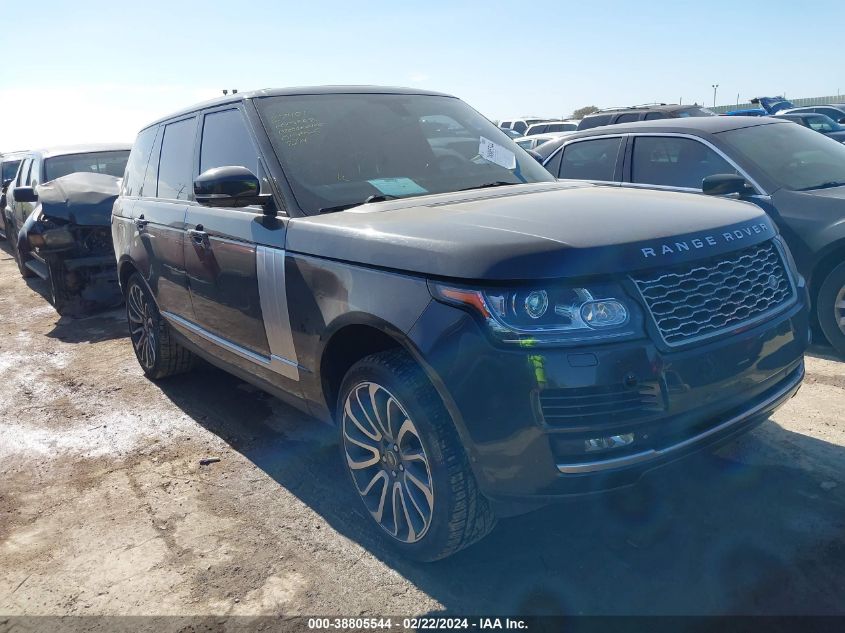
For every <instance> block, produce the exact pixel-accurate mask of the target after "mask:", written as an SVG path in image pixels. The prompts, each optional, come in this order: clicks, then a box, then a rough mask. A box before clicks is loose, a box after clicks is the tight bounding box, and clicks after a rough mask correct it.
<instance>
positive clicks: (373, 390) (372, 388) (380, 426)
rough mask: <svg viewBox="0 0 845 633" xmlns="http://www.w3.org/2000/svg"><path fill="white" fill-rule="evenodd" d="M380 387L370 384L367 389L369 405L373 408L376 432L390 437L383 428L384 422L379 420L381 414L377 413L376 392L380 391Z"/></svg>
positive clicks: (384, 427) (385, 428)
mask: <svg viewBox="0 0 845 633" xmlns="http://www.w3.org/2000/svg"><path fill="white" fill-rule="evenodd" d="M381 390H382V389H381V387H379V386H378V385H377V384H375V383H370V387H369V389H368V392H369V395H370V404H371V405H372V407H373V416H375V418H376V424H378V430H379V431H381V434H382V435H384V436H386V437H390V432H389V431H388V430H387V427H386V426H385V423H384V420H382V418H381V413H380V412H379V406H378V398H377V397H376V396H377V394H378V392H379V391H381Z"/></svg>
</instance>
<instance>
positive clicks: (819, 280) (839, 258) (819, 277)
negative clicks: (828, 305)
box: [809, 237, 845, 305]
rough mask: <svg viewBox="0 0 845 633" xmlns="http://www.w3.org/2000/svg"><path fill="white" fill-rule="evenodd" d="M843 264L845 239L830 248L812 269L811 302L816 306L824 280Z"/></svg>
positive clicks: (810, 282) (810, 280)
mask: <svg viewBox="0 0 845 633" xmlns="http://www.w3.org/2000/svg"><path fill="white" fill-rule="evenodd" d="M843 262H845V237H843V238H841V239H839V240H837V241H836V242H834V243H833V244H831V245H830V246H828V247H827V248H826V249H825V251H824V254H823V255H821V257H819V258H818V260H817V261H816V263H815V265H814V266H813V268H812V272H811V275H810V279H809V285H810V300H811V301H812V302H813V304H814V305H815V303H816V297H817V296H818V294H819V289H820V288H821V285H822V284H823V283H824V280H825V279H826V278H827V276H828V275H829V274H830V272H831V271H832V270H833V269H834V268H836V267H837V266H838V265H839V264H841V263H843Z"/></svg>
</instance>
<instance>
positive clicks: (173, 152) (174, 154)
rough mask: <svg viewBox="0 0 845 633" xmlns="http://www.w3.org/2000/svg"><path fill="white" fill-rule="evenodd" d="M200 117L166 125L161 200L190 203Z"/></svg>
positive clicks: (162, 145) (159, 175)
mask: <svg viewBox="0 0 845 633" xmlns="http://www.w3.org/2000/svg"><path fill="white" fill-rule="evenodd" d="M196 121H197V120H196V117H191V118H190V119H184V120H182V121H177V122H176V123H170V124H168V125H165V126H164V137H163V139H162V142H161V160H160V162H159V166H158V197H159V198H169V199H172V200H187V199H188V198H190V196H191V193H192V190H193V182H192V178H191V175H192V172H193V161H194V137H195V134H196Z"/></svg>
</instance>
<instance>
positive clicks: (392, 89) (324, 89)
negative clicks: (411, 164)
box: [142, 86, 456, 129]
mask: <svg viewBox="0 0 845 633" xmlns="http://www.w3.org/2000/svg"><path fill="white" fill-rule="evenodd" d="M318 94H401V95H405V94H407V95H428V96H432V97H451V98H452V99H455V98H456V97H455V96H454V95H450V94H446V93H445V92H437V91H436V90H419V89H416V88H400V87H396V86H297V87H292V88H264V89H261V90H249V91H246V92H236V93H235V94H230V95H225V96H222V97H216V98H214V99H209V100H208V101H203V102H201V103H197V104H195V105H192V106H188V107H187V108H183V109H181V110H177V111H176V112H171V113H170V114H168V115H167V116H163V117H160V118H158V119H156V120H155V121H153V122H151V123H149V124H147V125H145V126H144V127H143V128H142V129H146V128H148V127H152V126H153V125H158V124H159V123H162V122H163V121H168V120H170V119H173V118H175V117H179V116H182V115H185V114H190V113H192V112H197V111H198V110H204V109H205V108H212V107H215V106H218V105H225V104H227V103H238V102H240V101H243V100H244V99H254V98H257V97H278V96H293V95H318Z"/></svg>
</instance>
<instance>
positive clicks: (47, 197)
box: [38, 172, 120, 226]
mask: <svg viewBox="0 0 845 633" xmlns="http://www.w3.org/2000/svg"><path fill="white" fill-rule="evenodd" d="M119 184H120V178H116V177H115V176H109V175H107V174H90V173H84V172H80V173H75V174H69V175H67V176H62V177H61V178H56V179H55V180H51V181H49V182H45V183H42V184H40V185H38V205H39V207H40V212H41V214H42V215H44V216H47V217H49V218H53V219H56V220H63V221H65V222H69V223H71V224H78V225H83V226H108V225H109V224H110V223H111V210H112V206H113V205H114V201H115V199H116V198H117V194H118V191H119Z"/></svg>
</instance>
